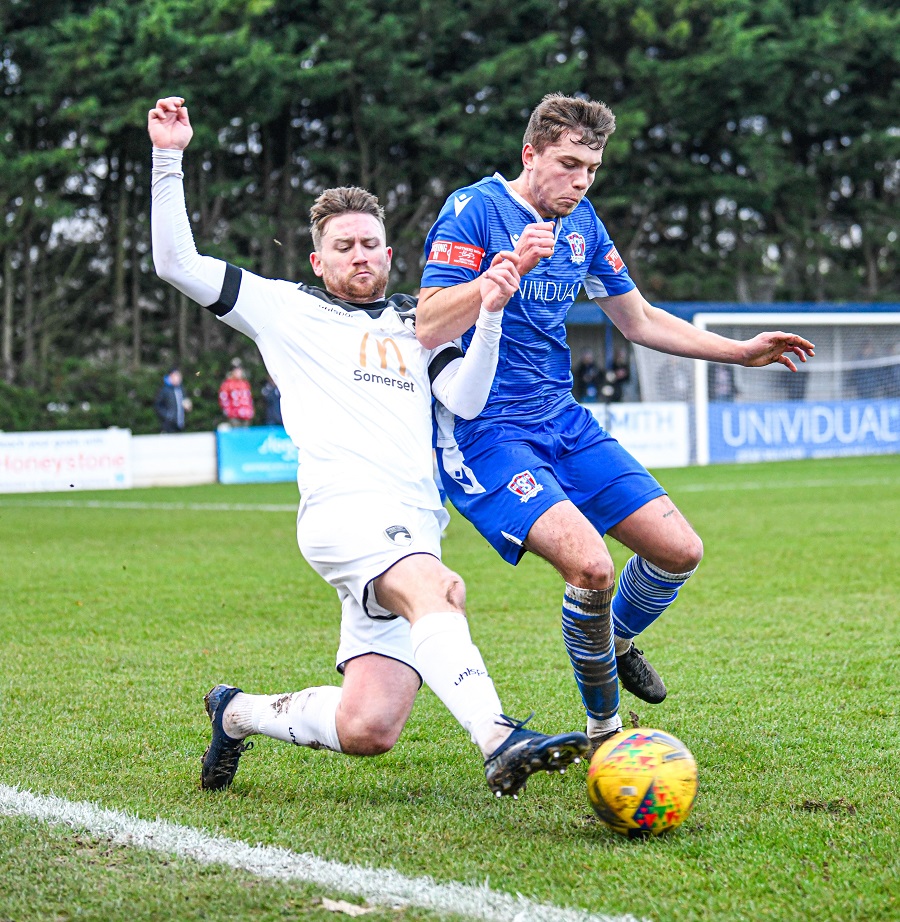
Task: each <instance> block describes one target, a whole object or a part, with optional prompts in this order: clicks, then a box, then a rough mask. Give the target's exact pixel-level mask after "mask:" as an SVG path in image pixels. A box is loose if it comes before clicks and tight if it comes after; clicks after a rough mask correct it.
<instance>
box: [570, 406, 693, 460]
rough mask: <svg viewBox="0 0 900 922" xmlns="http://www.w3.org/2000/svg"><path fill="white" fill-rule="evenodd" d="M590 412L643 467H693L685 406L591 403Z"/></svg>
mask: <svg viewBox="0 0 900 922" xmlns="http://www.w3.org/2000/svg"><path fill="white" fill-rule="evenodd" d="M588 409H589V410H590V411H591V412H592V413H593V414H594V416H596V417H597V420H598V421H599V423H600V425H601V426H603V428H604V429H605V430H606V431H607V432H608V433H609V434H610V435H612V436H613V437H614V438H616V439H617V440H618V441H619V442H620V443H621V445H622V447H623V448H625V449H627V450H628V451H629V452H630V453H631V454H632V455H634V457H635V458H637V460H638V461H640V462H641V464H643V465H644V467H686V466H687V465H688V464H690V460H691V443H690V416H689V412H688V405H687V404H686V403H680V402H666V403H609V404H593V405H591V404H588Z"/></svg>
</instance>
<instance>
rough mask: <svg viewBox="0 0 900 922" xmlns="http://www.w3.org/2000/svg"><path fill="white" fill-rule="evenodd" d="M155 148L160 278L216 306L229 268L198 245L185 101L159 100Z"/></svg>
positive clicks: (151, 118) (154, 233)
mask: <svg viewBox="0 0 900 922" xmlns="http://www.w3.org/2000/svg"><path fill="white" fill-rule="evenodd" d="M147 131H148V133H149V135H150V140H151V141H152V142H153V171H152V174H151V197H152V208H151V210H150V237H151V240H152V245H153V266H154V268H155V269H156V274H157V275H158V276H159V277H160V278H161V279H163V280H164V281H166V282H168V283H169V284H170V285H173V286H174V287H175V288H177V289H178V290H179V291H180V292H182V293H183V294H186V295H187V296H188V297H189V298H191V300H193V301H196V302H197V303H198V304H200V305H201V306H203V307H207V306H209V305H211V304H215V303H216V301H218V299H219V295H220V293H221V291H222V281H223V280H224V278H225V268H226V265H225V263H224V262H222V261H221V260H219V259H213V258H212V257H211V256H201V255H200V254H199V253H198V252H197V248H196V246H195V245H194V237H193V234H192V233H191V225H190V221H189V220H188V216H187V207H186V205H185V201H184V183H183V179H184V173H183V172H182V169H181V160H182V151H183V150H184V149H185V147H187V145H188V144H189V143H190V140H191V137H192V136H193V133H194V132H193V129H192V128H191V122H190V119H189V118H188V114H187V108H186V107H185V105H184V100H183V99H182V98H181V97H180V96H169V97H167V98H166V99H160V100H159V101H158V102H157V103H156V106H155V107H154V108H153V109H151V110H150V112H149V113H148V116H147Z"/></svg>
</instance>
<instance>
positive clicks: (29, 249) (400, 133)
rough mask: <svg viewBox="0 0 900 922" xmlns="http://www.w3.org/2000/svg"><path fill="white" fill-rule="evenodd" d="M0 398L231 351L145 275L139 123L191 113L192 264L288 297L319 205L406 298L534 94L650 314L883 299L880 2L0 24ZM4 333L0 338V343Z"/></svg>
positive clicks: (225, 12)
mask: <svg viewBox="0 0 900 922" xmlns="http://www.w3.org/2000/svg"><path fill="white" fill-rule="evenodd" d="M2 48H3V55H2V56H0V125H2V126H3V127H2V130H0V203H2V205H3V209H4V214H3V216H4V220H3V221H2V222H0V257H2V259H0V290H2V292H3V293H4V297H5V293H6V292H10V293H11V311H12V318H11V321H10V326H11V350H9V352H8V354H5V355H2V356H0V364H2V366H3V368H2V369H0V370H2V373H3V376H4V377H5V379H6V380H9V381H14V382H15V383H17V384H22V385H28V386H35V387H44V386H46V384H47V382H48V380H49V379H50V377H51V376H52V375H53V373H54V372H53V369H54V368H55V367H58V366H59V365H60V364H61V363H62V362H63V360H64V359H65V358H67V357H70V356H79V357H88V356H90V357H93V358H94V359H96V360H97V361H102V362H106V363H109V364H111V365H112V366H114V367H116V368H118V369H120V370H126V369H130V368H139V367H143V366H144V365H147V366H150V367H154V366H155V367H158V366H159V365H161V364H163V362H164V357H168V356H172V355H177V357H178V358H179V360H180V361H182V362H183V363H186V364H188V363H191V362H196V361H198V360H199V357H200V356H201V355H202V354H204V353H206V352H211V351H216V350H220V351H228V349H229V344H228V334H227V333H223V332H222V330H221V329H218V328H213V327H211V326H210V324H209V322H207V321H204V320H203V319H201V315H200V312H199V311H196V310H191V311H190V313H189V316H188V317H187V318H186V319H184V320H183V321H182V319H181V318H180V317H179V316H178V310H177V307H173V304H174V302H173V300H172V295H171V293H170V291H169V290H168V289H167V288H166V286H164V285H163V284H162V283H160V282H159V280H158V279H157V278H156V276H155V273H154V272H153V266H152V259H151V254H150V244H149V222H148V214H149V188H148V187H149V175H148V173H149V169H148V167H149V150H148V141H147V135H146V128H145V120H146V113H147V110H148V109H149V107H150V106H151V105H152V104H153V103H154V102H155V100H156V99H157V98H158V97H159V96H161V95H169V94H177V95H182V96H184V97H185V98H186V99H187V100H188V104H189V108H190V111H191V115H192V120H193V122H194V126H195V138H194V141H193V143H192V145H191V148H190V150H189V152H188V155H187V158H186V165H185V169H186V174H187V175H186V187H187V195H188V201H189V207H190V209H191V213H192V217H193V220H194V232H195V238H196V239H197V241H198V244H199V246H200V249H201V251H202V252H207V253H210V254H211V255H215V256H217V257H220V258H226V259H229V260H231V261H233V262H235V263H237V264H239V265H242V266H246V267H248V268H252V269H253V270H255V271H258V272H261V273H263V274H265V275H270V276H275V277H282V278H289V279H296V280H310V279H311V271H310V268H309V264H308V259H307V255H308V251H309V248H310V240H309V237H308V233H307V231H306V229H305V225H306V215H307V212H308V209H309V206H310V204H311V202H312V200H313V198H314V196H315V195H316V194H317V193H318V192H319V191H321V190H322V189H323V188H326V187H328V186H333V185H336V184H359V185H363V186H367V187H370V188H371V189H372V190H373V191H374V192H375V193H376V194H377V195H378V196H379V198H380V199H381V201H382V202H383V203H384V205H385V207H386V210H387V232H388V238H389V240H390V242H391V244H392V245H393V247H394V251H395V260H394V273H393V279H392V286H393V288H394V289H395V290H402V291H413V290H415V288H416V287H417V285H418V281H419V277H420V270H421V263H422V259H423V254H422V242H423V239H424V236H425V233H426V232H427V230H428V228H429V226H430V225H431V223H432V221H433V219H434V217H435V215H436V214H437V211H438V209H439V208H440V206H441V204H442V202H443V200H444V199H445V197H446V196H447V194H448V193H449V192H450V191H451V190H452V189H453V188H455V187H457V186H458V185H460V184H463V183H468V182H472V181H474V180H477V179H479V178H480V177H481V176H483V175H485V174H487V173H491V172H493V171H494V170H500V171H501V172H503V173H504V174H506V175H510V176H513V175H515V173H516V172H517V170H518V169H519V165H520V140H521V137H522V132H523V130H524V126H525V121H526V118H527V115H528V113H529V111H530V110H531V109H532V108H533V106H534V105H535V104H536V103H537V102H538V100H539V99H540V98H541V96H542V95H543V94H544V93H546V92H549V91H563V92H567V93H576V92H583V93H587V94H589V95H591V96H594V97H596V98H600V99H604V100H605V101H606V102H608V103H609V104H610V105H611V106H612V107H613V109H614V111H615V112H616V115H617V121H618V129H617V132H616V134H615V135H614V136H613V138H612V139H611V142H610V145H609V148H608V150H607V151H606V153H605V157H604V160H605V165H604V168H603V169H602V170H601V173H600V176H599V178H598V180H597V183H596V186H595V188H594V189H593V190H592V192H591V197H592V200H593V201H594V203H595V204H596V206H597V208H598V211H599V213H600V214H601V217H602V218H603V219H604V220H605V221H606V223H607V225H608V226H609V228H610V230H611V232H612V235H613V237H614V239H615V240H616V241H617V244H618V246H619V249H620V250H621V251H622V253H623V255H624V256H625V258H626V261H627V262H628V264H629V268H630V269H631V271H632V274H633V275H634V277H635V278H636V279H637V280H638V282H639V285H640V287H641V288H642V290H643V291H644V292H645V293H646V294H647V295H648V296H649V297H651V298H653V299H658V300H679V299H690V300H703V299H712V300H750V299H757V300H842V299H847V300H853V301H861V300H882V301H883V300H893V299H898V298H900V288H898V279H900V266H898V249H900V242H898V239H897V234H896V226H895V225H896V220H895V215H896V211H897V205H898V189H900V186H898V183H897V170H898V163H900V136H898V133H897V124H896V122H897V119H896V113H897V111H898V103H900V98H898V92H900V90H898V87H900V79H898V77H900V50H898V49H900V12H898V10H897V7H896V4H895V3H891V2H887V0H809V2H804V3H796V2H791V0H765V2H759V0H715V2H708V0H644V2H642V3H640V4H639V5H637V6H635V4H634V3H632V2H627V0H604V2H602V3H601V2H600V0H570V2H568V3H562V4H548V3H545V2H541V0H522V2H519V3H515V4H506V5H502V4H501V5H499V6H498V4H497V3H496V2H494V0H468V2H466V3H459V2H457V0H427V2H422V3H419V4H408V3H400V2H397V0H377V2H370V0H315V2H309V3H305V4H302V5H298V4H296V3H294V2H290V0H77V2H76V0H48V2H46V3H41V4H27V3H15V4H7V5H6V6H5V7H4V8H3V30H2ZM2 322H3V323H4V325H5V323H6V321H2Z"/></svg>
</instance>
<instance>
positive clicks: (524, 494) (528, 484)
mask: <svg viewBox="0 0 900 922" xmlns="http://www.w3.org/2000/svg"><path fill="white" fill-rule="evenodd" d="M506 489H507V490H511V491H512V492H513V493H515V494H516V496H518V497H519V500H520V501H521V502H523V503H527V502H528V500H530V499H531V497H532V496H536V495H537V494H538V493H540V492H541V490H543V489H544V487H543V486H542V485H541V484H539V483H538V482H537V481H536V480H535V479H534V474H532V473H531V471H522V473H521V474H516V476H515V477H513V479H512V480H510V482H509V483H508V484H507V485H506Z"/></svg>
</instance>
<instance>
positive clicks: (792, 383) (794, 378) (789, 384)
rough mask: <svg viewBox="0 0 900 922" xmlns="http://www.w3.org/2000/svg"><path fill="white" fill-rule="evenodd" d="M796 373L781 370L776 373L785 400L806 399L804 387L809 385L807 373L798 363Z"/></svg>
mask: <svg viewBox="0 0 900 922" xmlns="http://www.w3.org/2000/svg"><path fill="white" fill-rule="evenodd" d="M798 365H799V367H798V368H797V370H796V371H790V370H789V369H787V368H781V369H779V371H778V383H779V384H780V385H781V387H782V388H783V390H784V396H785V398H786V399H787V400H804V399H806V385H807V384H809V372H808V371H807V370H806V369H805V368H804V367H803V366H802V365H800V364H799V363H798Z"/></svg>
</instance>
